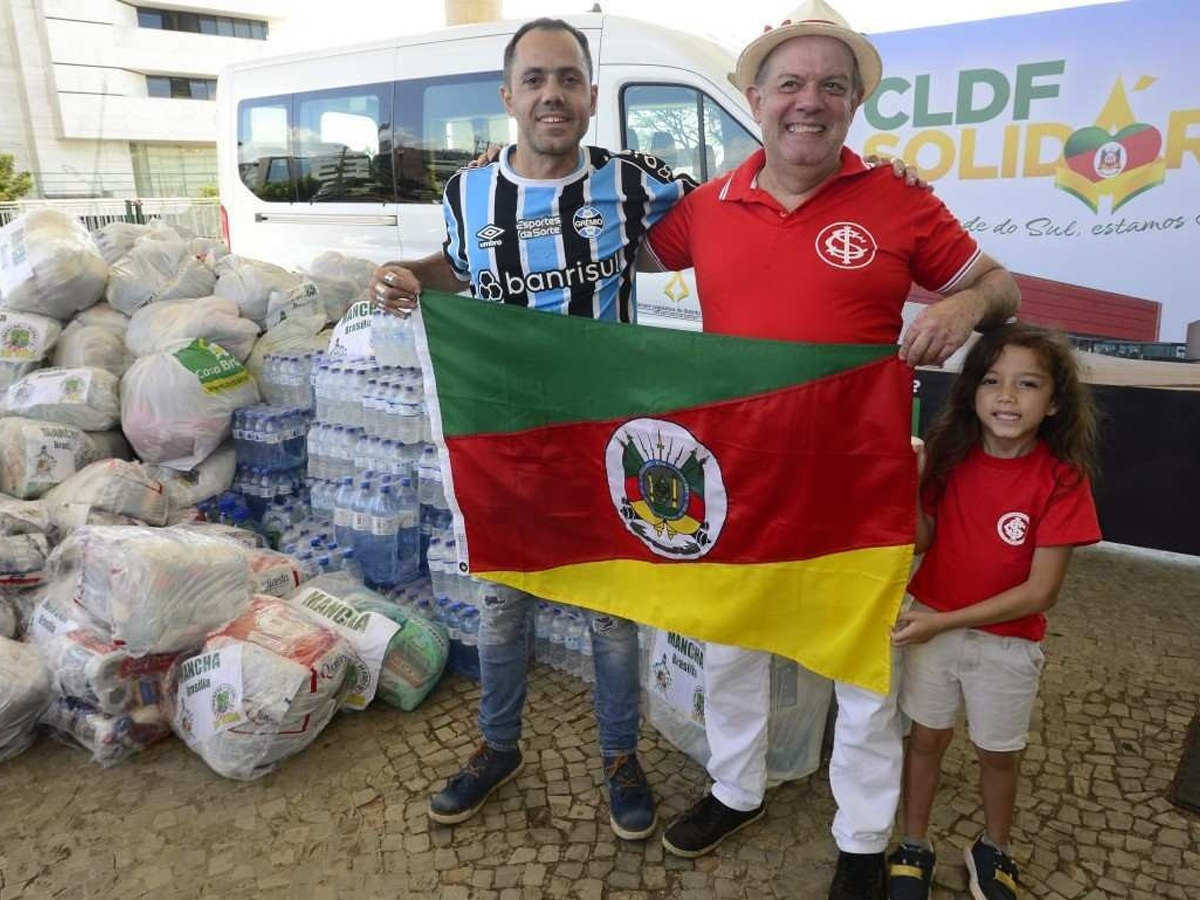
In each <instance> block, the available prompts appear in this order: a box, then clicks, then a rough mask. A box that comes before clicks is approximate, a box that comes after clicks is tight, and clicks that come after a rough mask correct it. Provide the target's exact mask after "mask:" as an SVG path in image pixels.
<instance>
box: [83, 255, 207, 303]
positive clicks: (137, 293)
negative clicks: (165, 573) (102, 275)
mask: <svg viewBox="0 0 1200 900" xmlns="http://www.w3.org/2000/svg"><path fill="white" fill-rule="evenodd" d="M215 283H216V279H215V277H214V276H213V273H212V271H211V270H210V269H209V268H208V266H206V265H204V263H202V262H201V261H200V260H198V259H196V257H194V256H192V254H191V252H190V251H189V250H188V246H187V244H184V243H179V242H175V241H155V240H151V241H138V242H137V243H136V244H134V245H133V247H132V248H131V249H130V251H129V253H128V254H127V255H125V256H123V257H122V258H121V259H119V260H117V262H116V263H114V264H113V266H112V268H111V269H109V277H108V289H107V291H106V292H105V297H106V298H107V300H108V302H109V303H110V304H112V306H114V307H115V308H116V309H118V310H120V311H121V312H123V313H125V314H126V315H128V316H131V315H133V314H134V313H135V312H136V311H137V310H139V309H141V308H142V307H143V306H145V305H146V304H147V303H152V302H153V301H155V300H177V299H179V298H181V297H207V296H209V295H211V294H212V292H213V285H214V284H215Z"/></svg>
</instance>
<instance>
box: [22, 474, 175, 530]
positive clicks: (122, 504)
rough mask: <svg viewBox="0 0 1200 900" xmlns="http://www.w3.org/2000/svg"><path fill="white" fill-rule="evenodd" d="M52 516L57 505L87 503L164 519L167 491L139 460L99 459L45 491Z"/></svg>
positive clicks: (154, 519) (147, 518) (159, 521)
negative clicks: (136, 461)
mask: <svg viewBox="0 0 1200 900" xmlns="http://www.w3.org/2000/svg"><path fill="white" fill-rule="evenodd" d="M41 502H42V503H43V504H44V505H45V506H46V508H47V510H48V511H49V513H50V515H51V517H53V516H54V515H55V509H56V508H57V507H60V506H68V505H86V506H89V507H92V508H95V509H100V510H103V511H105V512H109V513H114V514H116V515H120V516H128V517H130V518H132V519H138V520H139V521H142V522H146V523H147V524H149V525H165V524H166V523H167V494H166V489H165V488H164V487H163V484H162V482H161V481H159V480H158V479H157V478H155V477H153V476H152V475H151V474H150V473H149V472H148V471H147V469H146V467H145V466H143V465H142V464H141V463H134V462H126V461H124V460H121V459H102V460H100V461H98V462H94V463H92V464H91V465H90V466H85V467H84V468H82V469H80V470H79V471H78V472H76V473H75V474H74V475H72V476H71V477H70V478H68V479H67V480H66V481H64V482H63V483H62V484H60V485H58V486H57V487H54V488H52V489H51V490H50V491H48V492H47V493H46V495H45V497H43V498H42V501H41Z"/></svg>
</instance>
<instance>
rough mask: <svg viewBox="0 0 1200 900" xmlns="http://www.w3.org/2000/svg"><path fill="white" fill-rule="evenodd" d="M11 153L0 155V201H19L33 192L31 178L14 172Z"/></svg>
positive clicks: (25, 173)
mask: <svg viewBox="0 0 1200 900" xmlns="http://www.w3.org/2000/svg"><path fill="white" fill-rule="evenodd" d="M14 162H15V160H14V158H13V155H12V154H11V153H0V201H5V200H20V199H21V198H22V197H24V196H25V195H26V194H28V193H29V192H30V191H32V190H33V176H32V175H30V174H29V173H28V172H18V171H16V166H15V165H14Z"/></svg>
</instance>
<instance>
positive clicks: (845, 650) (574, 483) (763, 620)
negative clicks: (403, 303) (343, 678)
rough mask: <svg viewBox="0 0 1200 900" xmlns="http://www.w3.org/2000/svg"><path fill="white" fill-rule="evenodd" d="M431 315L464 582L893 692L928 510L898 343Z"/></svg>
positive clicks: (437, 403)
mask: <svg viewBox="0 0 1200 900" xmlns="http://www.w3.org/2000/svg"><path fill="white" fill-rule="evenodd" d="M420 310H421V312H420V314H419V319H418V322H419V327H418V328H417V349H418V353H419V354H420V356H421V364H422V368H423V370H424V376H425V388H426V399H427V403H428V408H429V415H430V419H431V421H432V428H433V434H434V438H435V440H436V441H437V443H438V444H439V448H440V453H441V460H442V473H443V478H444V479H445V486H446V494H447V498H448V499H449V501H450V508H451V510H452V511H453V513H454V522H455V531H456V534H457V541H458V553H459V567H460V570H462V571H467V570H468V569H469V571H470V572H471V573H472V574H474V575H476V576H478V577H481V578H484V579H487V580H491V581H496V582H500V583H503V584H507V585H510V586H512V587H514V588H518V589H521V590H524V591H528V592H529V593H531V594H533V595H535V596H538V597H543V598H546V599H549V600H554V601H558V602H562V603H569V604H574V605H577V606H583V607H587V608H590V609H594V610H600V611H602V612H607V613H611V614H613V615H617V616H622V617H625V618H630V619H634V620H637V621H639V622H645V623H647V624H650V625H655V626H658V627H660V628H665V629H669V630H671V631H675V632H679V633H681V634H687V635H692V636H694V637H697V638H701V639H704V640H711V641H717V642H720V643H725V644H736V645H739V646H742V647H751V648H756V649H762V650H769V651H772V652H774V653H778V654H781V655H783V656H787V657H790V658H792V659H795V660H797V661H798V662H800V663H801V664H802V665H804V666H807V667H808V668H809V669H812V670H813V671H815V672H818V673H820V674H822V675H825V676H828V677H830V678H834V679H837V680H839V681H847V682H851V683H853V684H857V685H860V686H862V687H866V688H868V689H871V690H875V691H880V692H884V691H886V690H887V689H888V686H889V673H890V665H889V661H890V643H889V635H888V632H889V629H890V628H891V625H892V624H893V622H894V621H895V619H896V615H897V613H898V611H899V607H900V601H901V598H902V596H903V592H904V586H905V582H906V580H907V577H908V572H909V567H910V564H911V561H912V545H913V537H914V529H915V508H916V465H915V461H914V456H913V452H912V447H911V443H910V440H909V426H910V410H911V402H912V372H911V370H910V369H909V368H908V367H907V366H906V365H905V364H904V363H902V362H901V361H900V360H899V359H898V358H897V356H896V348H895V347H894V346H861V345H816V344H793V343H784V342H777V341H763V340H751V339H745V338H734V337H728V336H724V335H712V334H695V333H688V332H678V331H668V330H661V329H656V328H638V327H631V326H628V325H617V324H612V323H606V322H597V321H593V320H591V319H584V318H582V317H576V316H556V315H551V314H546V313H539V312H533V311H530V310H527V309H523V308H519V307H515V306H509V305H505V304H494V303H482V302H480V301H478V300H473V299H468V298H463V297H454V296H449V295H444V294H436V293H434V292H429V291H426V292H424V293H423V294H422V298H421V306H420Z"/></svg>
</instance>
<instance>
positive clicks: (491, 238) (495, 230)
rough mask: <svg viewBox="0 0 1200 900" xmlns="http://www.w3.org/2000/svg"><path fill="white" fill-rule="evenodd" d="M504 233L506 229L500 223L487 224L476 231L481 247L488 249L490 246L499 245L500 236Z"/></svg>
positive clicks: (481, 248)
mask: <svg viewBox="0 0 1200 900" xmlns="http://www.w3.org/2000/svg"><path fill="white" fill-rule="evenodd" d="M503 234H504V229H503V228H501V227H499V226H498V225H492V224H490V223H489V224H487V225H484V226H483V227H482V228H480V229H479V230H478V231H477V232H475V237H476V238H477V239H478V240H479V249H480V250H487V249H488V248H489V247H499V246H500V238H501V236H503Z"/></svg>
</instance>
